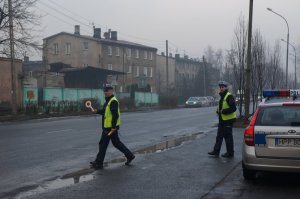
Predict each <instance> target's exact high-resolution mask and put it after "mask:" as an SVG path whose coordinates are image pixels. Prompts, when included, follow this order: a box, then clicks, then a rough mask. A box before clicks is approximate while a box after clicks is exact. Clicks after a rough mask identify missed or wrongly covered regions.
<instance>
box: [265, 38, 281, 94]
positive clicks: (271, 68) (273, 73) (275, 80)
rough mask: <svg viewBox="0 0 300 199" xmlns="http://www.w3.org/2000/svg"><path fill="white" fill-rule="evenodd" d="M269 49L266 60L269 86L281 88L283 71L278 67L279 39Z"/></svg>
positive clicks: (279, 55) (279, 60) (279, 58)
mask: <svg viewBox="0 0 300 199" xmlns="http://www.w3.org/2000/svg"><path fill="white" fill-rule="evenodd" d="M268 51H269V61H268V65H267V68H268V74H269V75H268V78H269V82H268V83H269V88H271V89H275V88H283V87H284V79H285V78H284V77H285V75H284V71H283V69H282V68H280V62H281V49H280V43H279V41H277V42H276V44H275V45H274V48H273V50H270V49H268Z"/></svg>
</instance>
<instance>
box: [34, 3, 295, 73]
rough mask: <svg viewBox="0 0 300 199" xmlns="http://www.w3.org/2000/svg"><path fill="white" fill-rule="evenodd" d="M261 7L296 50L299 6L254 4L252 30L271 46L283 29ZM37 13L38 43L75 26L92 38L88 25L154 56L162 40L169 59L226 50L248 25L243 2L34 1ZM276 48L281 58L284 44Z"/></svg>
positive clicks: (281, 36)
mask: <svg viewBox="0 0 300 199" xmlns="http://www.w3.org/2000/svg"><path fill="white" fill-rule="evenodd" d="M267 7H270V8H272V9H273V10H274V11H276V12H277V13H279V14H281V15H282V16H284V17H285V18H286V19H287V21H288V23H289V26H290V43H292V44H294V45H297V46H298V45H300V23H299V19H300V0H254V11H253V30H255V29H256V28H259V29H260V31H261V33H262V34H263V36H264V37H265V39H266V40H267V41H268V42H269V44H270V45H273V44H274V43H275V41H276V40H278V39H281V38H283V39H286V37H287V27H286V24H285V22H284V20H283V19H282V18H280V17H279V16H277V15H275V14H273V13H271V12H269V11H267V9H266V8H267ZM37 8H38V9H39V11H40V12H41V13H43V14H44V15H45V17H43V18H42V27H43V32H42V36H43V37H47V36H50V35H53V34H56V33H58V32H62V31H65V32H70V33H73V32H74V25H75V24H78V25H80V28H81V34H84V35H92V32H93V31H92V25H91V24H92V23H94V25H95V27H99V28H101V31H102V33H103V32H105V31H107V29H109V28H110V29H111V30H116V31H118V38H119V39H123V40H128V41H132V42H138V43H141V44H146V45H150V46H153V47H156V48H158V50H159V52H161V51H164V50H165V40H168V41H169V45H170V50H169V51H170V52H172V53H173V54H174V53H176V52H177V53H180V54H183V53H184V52H185V53H186V54H187V55H189V56H190V57H202V55H203V52H204V49H205V48H206V47H207V46H208V45H211V46H212V47H213V48H214V49H219V48H222V49H229V48H230V43H231V41H232V38H233V34H234V28H235V26H236V24H237V21H238V18H239V16H240V15H244V16H245V19H246V20H248V15H249V13H248V11H249V0H84V1H82V0H81V1H79V0H63V1H62V0H40V2H39V3H38V4H37ZM281 43H282V44H281V47H282V51H284V52H285V51H286V44H285V43H283V42H281ZM290 51H291V52H292V53H293V50H292V49H291V48H290ZM283 54H284V53H283ZM282 59H283V60H285V55H284V56H283V57H282ZM292 60H293V59H292V57H291V59H290V64H289V65H290V68H291V70H292V68H293V67H291V66H293V61H292ZM291 72H292V71H291Z"/></svg>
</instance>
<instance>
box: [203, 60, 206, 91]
mask: <svg viewBox="0 0 300 199" xmlns="http://www.w3.org/2000/svg"><path fill="white" fill-rule="evenodd" d="M205 62H206V61H205V57H204V56H203V96H206V74H205V73H206V64H205Z"/></svg>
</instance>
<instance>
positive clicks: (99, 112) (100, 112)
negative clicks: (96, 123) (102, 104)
mask: <svg viewBox="0 0 300 199" xmlns="http://www.w3.org/2000/svg"><path fill="white" fill-rule="evenodd" d="M104 111H105V109H104V108H102V109H97V113H96V114H100V115H104Z"/></svg>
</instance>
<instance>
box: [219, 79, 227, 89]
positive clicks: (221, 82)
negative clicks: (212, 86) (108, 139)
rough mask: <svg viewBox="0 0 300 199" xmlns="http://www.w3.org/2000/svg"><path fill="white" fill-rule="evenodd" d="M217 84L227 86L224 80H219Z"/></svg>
mask: <svg viewBox="0 0 300 199" xmlns="http://www.w3.org/2000/svg"><path fill="white" fill-rule="evenodd" d="M218 85H219V86H224V87H226V88H227V87H228V83H227V82H226V81H219V82H218Z"/></svg>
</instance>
